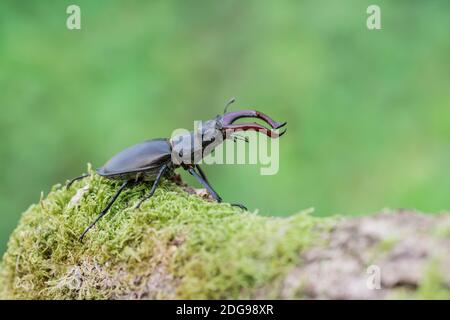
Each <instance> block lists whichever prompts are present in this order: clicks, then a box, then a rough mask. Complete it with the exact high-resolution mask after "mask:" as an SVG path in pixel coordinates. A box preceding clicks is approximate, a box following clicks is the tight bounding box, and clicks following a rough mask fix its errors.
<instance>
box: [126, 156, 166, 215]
mask: <svg viewBox="0 0 450 320" xmlns="http://www.w3.org/2000/svg"><path fill="white" fill-rule="evenodd" d="M167 168H168V167H167V165H166V164H165V165H163V166H162V167H161V169H160V170H159V172H158V175H157V176H156V179H155V181H154V182H153V185H152V188H151V190H150V193H149V194H148V195H146V196H145V197H144V198H143V199H142V200H141V201H139V203H138V204H137V205H136V207H134V208H135V209H139V207H140V206H141V204H142V203H143V202H144V201H146V200H148V199H150V198H151V196H153V194H154V193H155V190H156V187H157V186H158V184H159V181H160V180H161V178H162V176H163V174H164V172H165V171H166V170H167Z"/></svg>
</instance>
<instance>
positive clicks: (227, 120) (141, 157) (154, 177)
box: [67, 98, 287, 241]
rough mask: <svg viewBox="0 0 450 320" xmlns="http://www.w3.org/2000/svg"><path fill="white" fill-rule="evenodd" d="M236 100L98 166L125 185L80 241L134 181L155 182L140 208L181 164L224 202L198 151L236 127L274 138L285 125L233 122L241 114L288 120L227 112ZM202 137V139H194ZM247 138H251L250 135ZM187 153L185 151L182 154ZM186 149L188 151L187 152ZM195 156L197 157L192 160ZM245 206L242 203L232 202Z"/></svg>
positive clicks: (263, 116)
mask: <svg viewBox="0 0 450 320" xmlns="http://www.w3.org/2000/svg"><path fill="white" fill-rule="evenodd" d="M234 101H235V99H234V98H232V99H231V100H230V101H229V102H228V103H227V104H226V106H225V110H224V112H223V114H222V115H219V116H217V117H215V118H214V119H212V120H207V121H202V123H201V127H200V129H199V130H198V131H197V132H196V131H192V132H190V133H189V134H187V135H182V136H175V137H173V138H171V139H153V140H147V141H144V142H142V143H139V144H136V145H134V146H131V147H129V148H127V149H125V150H123V151H121V152H119V153H118V154H116V155H115V156H113V157H112V158H111V159H110V160H109V161H108V162H106V164H105V165H104V166H102V167H100V168H98V169H97V170H96V173H97V174H99V175H100V176H102V177H104V178H107V179H115V180H120V181H122V185H121V186H120V187H119V189H118V190H117V191H116V193H115V194H114V195H113V196H112V198H111V199H110V200H109V202H108V204H107V205H106V207H105V208H104V209H103V210H102V211H101V212H100V213H99V215H98V216H97V217H96V218H95V220H94V221H93V222H92V223H91V224H90V225H89V226H88V227H87V228H86V229H85V230H84V231H83V233H82V234H81V236H80V241H82V240H83V238H84V236H85V235H86V233H87V232H88V231H89V230H90V229H91V228H92V227H93V226H94V225H95V224H96V223H97V222H98V221H99V220H100V219H101V218H102V217H103V216H104V215H105V214H106V213H107V212H108V210H109V209H110V208H111V206H112V205H113V203H114V202H115V201H116V200H117V198H118V197H119V195H120V193H121V192H122V191H123V190H124V189H125V188H126V187H127V186H128V185H129V184H130V183H131V182H133V181H150V182H153V184H152V187H151V189H150V192H149V193H148V194H147V195H146V196H144V197H143V198H142V199H141V200H140V201H139V202H138V204H137V205H136V207H135V208H136V209H138V208H139V207H140V206H141V204H142V203H143V202H144V201H145V200H148V199H149V198H150V197H151V196H152V195H153V194H154V193H155V190H156V188H157V186H158V184H159V182H160V180H161V178H162V177H164V176H167V175H169V174H171V173H173V171H174V170H175V169H177V168H179V167H181V168H183V169H185V170H187V171H188V172H189V173H190V174H191V175H192V176H194V177H195V178H196V179H197V180H198V181H199V182H200V183H201V184H202V185H203V186H204V187H205V188H206V189H207V190H208V192H209V193H210V194H211V196H212V198H214V199H215V200H216V201H217V202H222V198H221V197H220V196H219V195H218V194H217V192H216V191H214V189H213V188H212V187H211V185H210V183H209V181H208V179H207V178H206V175H205V173H204V172H203V170H202V169H201V168H200V166H199V165H198V163H197V162H198V161H195V155H196V154H198V153H200V155H201V157H204V156H206V154H205V153H204V151H205V149H209V150H212V149H213V148H214V147H216V146H217V145H218V144H220V143H222V142H223V140H225V139H228V138H233V139H234V141H236V139H237V138H238V137H239V136H237V135H235V134H233V133H236V132H237V131H245V130H250V131H259V132H262V133H264V134H266V135H267V136H268V137H271V138H279V137H280V136H282V135H283V134H284V133H285V132H286V129H284V130H283V131H282V132H280V133H278V132H276V131H274V130H270V129H267V128H265V127H263V126H262V125H260V124H258V123H255V122H252V123H241V124H234V122H235V121H236V120H238V119H241V118H258V119H261V120H263V121H264V122H266V123H267V124H269V125H270V126H271V128H272V129H280V128H281V127H284V126H285V125H286V123H287V122H283V123H280V122H277V121H275V120H273V119H272V118H270V117H269V116H267V115H266V114H264V113H262V112H259V111H256V110H241V111H233V112H227V108H228V106H229V105H230V104H231V103H233V102H234ZM197 137H199V138H200V141H201V142H200V143H195V139H196V138H197ZM245 141H247V142H248V140H247V139H245ZM183 153H184V154H183ZM186 153H187V154H186ZM193 159H194V160H193ZM88 176H89V174H84V175H82V176H79V177H76V178H74V179H72V180H71V181H70V182H69V183H68V184H67V188H69V187H70V186H71V185H72V184H73V183H74V182H75V181H77V180H81V179H83V178H86V177H88ZM231 205H234V206H238V207H240V208H242V209H244V210H245V209H246V208H245V207H244V206H243V205H240V204H231Z"/></svg>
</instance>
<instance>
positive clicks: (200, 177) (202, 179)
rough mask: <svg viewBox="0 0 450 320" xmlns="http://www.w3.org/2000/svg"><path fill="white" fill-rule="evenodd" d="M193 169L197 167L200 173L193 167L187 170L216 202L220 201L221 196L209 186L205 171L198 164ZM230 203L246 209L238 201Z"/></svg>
mask: <svg viewBox="0 0 450 320" xmlns="http://www.w3.org/2000/svg"><path fill="white" fill-rule="evenodd" d="M195 169H197V171H198V172H199V174H200V175H199V174H197V172H196V171H195V170H194V168H188V169H187V170H188V171H189V173H190V174H191V175H193V176H194V177H195V178H196V179H197V180H198V181H199V182H200V183H201V184H202V185H203V186H204V187H205V188H206V189H207V190H208V192H209V193H210V194H211V196H212V197H213V198H214V199H215V200H216V201H217V202H219V203H220V202H222V198H221V197H220V196H219V195H218V194H217V192H216V191H214V189H213V188H212V187H211V185H210V184H209V182H208V179H207V178H206V175H205V173H204V172H203V170H202V169H201V168H200V166H199V165H198V164H196V165H195ZM230 204H231V205H232V206H234V207H239V208H241V209H242V210H247V208H246V207H245V206H243V205H242V204H239V203H230Z"/></svg>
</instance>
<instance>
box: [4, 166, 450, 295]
mask: <svg viewBox="0 0 450 320" xmlns="http://www.w3.org/2000/svg"><path fill="white" fill-rule="evenodd" d="M91 173H92V172H91ZM119 185H120V182H115V181H111V180H107V179H104V178H101V177H99V176H98V175H95V174H92V175H91V176H90V177H88V178H86V179H84V180H82V181H78V182H76V183H75V184H74V185H73V186H72V187H71V188H70V189H68V190H67V189H66V188H65V187H63V186H61V185H56V186H54V187H53V188H52V191H51V192H50V193H49V194H48V195H47V196H46V197H44V196H42V197H41V200H40V202H39V203H37V204H34V205H32V206H31V207H30V208H29V209H28V210H27V211H26V212H25V213H24V214H23V216H22V218H21V221H20V222H19V225H18V227H17V228H16V230H15V231H14V232H13V234H12V235H11V237H10V241H9V244H8V249H7V252H6V253H5V255H4V257H3V260H2V263H1V267H0V298H7V299H14V298H15V299H17V298H21V299H219V298H223V299H235V298H276V299H291V298H313V299H314V298H338V299H342V298H344V299H346V298H369V299H370V298H425V299H433V298H440V299H448V298H450V290H449V286H450V279H449V278H448V275H447V274H446V273H445V270H448V266H449V264H450V257H449V252H448V250H446V249H447V248H448V245H449V244H450V243H449V241H450V237H449V236H448V233H447V230H449V226H450V216H449V215H448V214H443V215H440V216H436V217H431V216H428V215H421V214H418V213H414V212H402V211H393V212H391V213H388V214H386V213H381V214H379V215H372V216H365V217H359V218H350V219H343V218H337V217H330V218H316V217H313V216H311V215H310V212H308V211H304V212H300V213H298V214H295V215H293V216H291V217H287V218H277V217H262V216H259V215H257V214H256V213H252V212H246V211H241V210H240V209H237V208H235V207H231V206H230V205H229V204H226V203H223V204H219V203H216V202H211V201H208V200H205V199H202V198H201V197H199V196H197V195H195V194H190V193H188V192H186V190H185V188H184V187H181V186H179V185H178V184H176V183H174V182H173V181H172V180H163V181H162V184H161V186H160V187H159V188H158V189H157V190H156V193H155V194H154V196H153V197H152V198H151V199H150V200H148V201H146V202H144V204H143V205H142V206H141V209H139V210H136V209H134V205H135V204H137V202H138V201H139V200H140V199H141V198H142V196H143V195H144V193H146V192H148V190H149V187H150V186H149V185H148V184H142V183H141V184H136V185H134V186H131V187H130V188H128V189H126V190H125V191H124V192H123V193H122V194H121V196H120V197H119V199H118V200H117V201H116V203H115V204H114V205H113V207H112V208H111V210H110V212H109V213H108V214H107V215H106V216H105V217H104V218H103V219H102V220H100V222H99V223H97V225H96V226H95V227H94V228H93V229H92V230H91V231H90V232H89V233H88V234H87V236H86V237H85V239H84V242H83V243H80V241H79V236H80V234H81V233H82V232H83V230H84V229H85V228H86V226H87V225H89V223H90V222H91V221H92V220H93V219H94V218H95V217H96V216H97V215H98V213H99V212H100V211H101V210H102V209H103V208H104V207H105V205H106V204H107V202H108V200H109V199H110V197H111V196H112V195H113V194H114V193H115V191H116V190H117V188H118V187H119ZM442 230H444V231H442ZM373 264H374V265H378V266H380V269H381V270H382V277H383V290H381V291H380V290H369V289H368V288H367V287H366V285H365V283H366V280H367V271H366V269H367V267H368V266H369V265H373ZM443 270H444V271H443Z"/></svg>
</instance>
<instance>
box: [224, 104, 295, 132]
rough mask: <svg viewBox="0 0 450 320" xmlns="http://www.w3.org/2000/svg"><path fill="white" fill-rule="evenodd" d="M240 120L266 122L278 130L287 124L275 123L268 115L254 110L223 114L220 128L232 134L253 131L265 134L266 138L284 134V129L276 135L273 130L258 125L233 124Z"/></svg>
mask: <svg viewBox="0 0 450 320" xmlns="http://www.w3.org/2000/svg"><path fill="white" fill-rule="evenodd" d="M241 118H257V119H261V120H263V121H264V122H266V123H267V124H268V125H270V127H271V128H272V129H279V128H282V127H284V126H285V125H286V124H287V122H277V121H275V120H273V119H272V118H271V117H269V116H268V115H266V114H264V113H262V112H259V111H256V110H241V111H234V112H228V113H225V114H224V115H223V116H222V128H223V129H224V130H230V131H232V132H234V131H237V130H244V131H245V130H254V131H260V132H263V133H265V134H266V135H267V136H269V137H271V138H278V137H281V136H282V135H283V134H284V133H285V132H286V129H285V130H283V131H282V132H281V133H277V132H275V131H274V130H270V129H267V128H265V127H263V126H261V125H260V124H258V123H241V124H233V123H234V122H235V121H236V120H238V119H241Z"/></svg>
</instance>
